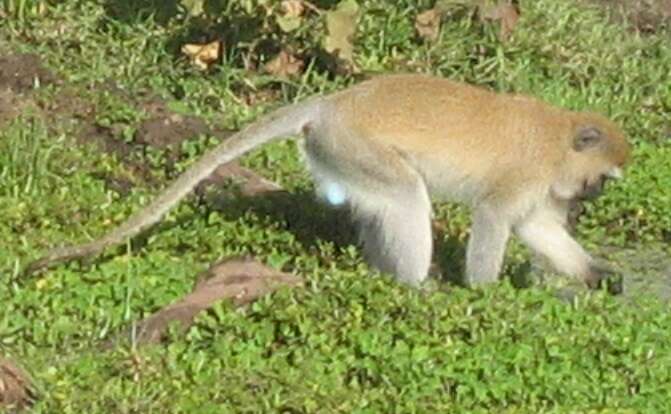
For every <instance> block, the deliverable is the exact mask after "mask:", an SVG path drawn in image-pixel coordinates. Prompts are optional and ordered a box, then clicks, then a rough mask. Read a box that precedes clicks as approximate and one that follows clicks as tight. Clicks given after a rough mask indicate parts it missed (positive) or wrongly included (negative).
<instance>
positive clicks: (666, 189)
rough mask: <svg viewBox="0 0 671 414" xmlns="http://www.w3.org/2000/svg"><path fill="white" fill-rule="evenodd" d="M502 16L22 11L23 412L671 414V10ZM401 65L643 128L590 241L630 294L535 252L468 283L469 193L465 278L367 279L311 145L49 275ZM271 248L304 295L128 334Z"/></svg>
mask: <svg viewBox="0 0 671 414" xmlns="http://www.w3.org/2000/svg"><path fill="white" fill-rule="evenodd" d="M434 3H435V4H434ZM495 3H497V2H488V3H473V2H467V1H463V0H462V1H438V2H434V1H432V0H431V1H429V0H401V1H395V2H388V1H383V0H360V1H358V2H357V1H354V0H344V1H341V2H338V1H327V0H320V1H313V2H311V3H307V2H304V1H269V0H237V1H223V0H221V1H209V0H208V1H199V0H183V1H174V0H173V1H154V0H143V1H126V0H122V1H116V0H115V1H112V0H109V1H106V0H96V1H75V0H71V1H62V2H46V1H38V0H0V19H1V20H0V21H2V24H1V25H0V217H1V218H2V219H1V220H0V357H5V358H11V359H12V360H15V361H18V362H19V364H20V365H21V366H22V367H23V369H25V371H26V372H28V373H29V374H30V378H31V382H32V386H31V391H30V393H25V394H26V395H27V394H30V396H31V397H30V401H24V402H22V403H21V404H29V405H32V407H31V408H30V409H31V410H32V411H31V412H34V413H82V412H86V413H111V412H114V413H117V412H118V413H153V412H156V413H166V412H170V413H227V412H231V413H233V412H250V413H251V412H254V413H258V412H286V413H288V412H291V413H328V412H342V413H413V412H417V413H424V412H474V413H477V412H482V413H488V412H502V413H523V412H524V413H526V412H529V413H537V412H557V413H559V412H571V413H574V412H590V413H591V412H603V413H606V412H631V413H638V412H656V413H663V412H669V411H670V410H671V403H669V398H668V396H669V395H670V394H671V385H670V384H671V369H670V367H671V347H670V346H669V344H670V343H671V316H670V315H669V309H668V298H669V297H671V260H669V253H671V247H670V246H671V161H670V160H671V77H670V76H671V75H670V68H671V42H670V41H669V39H671V29H670V28H669V25H671V13H668V12H669V10H668V9H667V8H665V7H667V5H668V2H667V3H665V2H664V1H659V2H656V3H655V2H631V4H629V7H635V6H634V3H636V4H639V3H645V5H646V7H653V3H655V4H656V5H657V7H659V9H658V11H657V13H656V14H654V13H653V14H652V16H654V17H655V18H654V19H652V20H651V19H647V20H645V24H643V23H641V22H640V20H637V19H631V18H628V17H630V16H632V15H634V14H632V13H633V12H632V11H628V12H626V13H623V12H622V10H621V7H627V4H626V3H627V2H614V4H616V5H617V7H613V8H611V7H608V5H607V4H606V5H605V6H604V3H606V2H597V1H594V2H592V1H578V0H534V1H531V0H528V1H527V0H520V1H519V4H518V6H519V7H518V9H514V8H513V9H512V10H511V8H510V6H508V7H507V8H506V7H504V8H502V9H496V7H497V4H495ZM498 3H501V4H503V3H504V2H498ZM505 4H506V5H507V3H505ZM641 7H643V6H641ZM427 12H430V13H429V14H426V13H427ZM511 13H513V14H511ZM646 13H648V11H647V10H646ZM665 13H668V14H665ZM420 15H422V16H421V17H418V16H420ZM646 16H648V15H647V14H646ZM664 16H669V17H668V18H665V17H664ZM187 45H190V46H191V47H187ZM207 45H211V46H210V49H203V48H204V47H206V46H207ZM401 71H412V72H425V73H434V74H440V75H441V76H444V77H449V78H452V79H458V80H463V81H467V82H470V83H474V84H478V85H483V86H487V87H490V88H492V89H495V90H498V91H506V92H519V93H526V94H530V95H534V96H537V97H540V98H542V99H544V100H547V101H549V102H552V103H554V104H557V105H562V106H565V107H569V108H574V109H587V108H591V109H593V110H596V111H599V112H602V113H604V114H607V115H608V116H610V117H611V118H613V119H614V120H616V121H617V122H618V123H620V124H621V125H622V126H623V128H624V129H625V131H626V132H627V134H628V136H629V137H630V138H631V141H632V143H633V144H634V147H635V150H634V156H633V162H632V164H631V165H630V167H629V169H628V170H627V172H626V176H625V179H624V180H622V181H620V182H617V183H611V184H609V186H608V189H607V191H606V192H605V194H604V195H603V196H602V197H600V198H599V199H597V200H595V201H593V202H590V203H588V204H586V206H585V207H586V208H585V212H584V213H583V215H582V217H581V219H580V222H579V225H578V227H577V229H576V232H577V235H578V238H579V239H580V240H581V242H583V243H585V244H586V245H587V246H589V248H590V249H591V250H592V251H594V252H598V253H599V254H600V255H601V256H603V257H606V258H608V259H609V260H610V261H611V262H612V263H614V265H615V267H616V268H617V269H618V270H619V271H621V272H622V273H623V274H624V275H625V278H626V280H627V282H625V288H626V290H627V291H626V294H625V295H624V296H623V297H612V296H609V295H607V294H604V293H602V292H596V293H588V292H585V291H584V290H583V289H582V288H580V287H576V286H573V285H571V283H570V281H565V280H563V279H562V278H561V277H560V276H559V275H551V274H547V273H545V272H543V271H541V270H539V269H538V268H537V266H536V265H535V261H534V259H533V258H531V257H530V255H529V253H528V252H527V251H526V250H525V249H523V248H522V247H521V245H518V244H517V243H512V244H511V246H510V247H509V249H508V253H507V259H506V261H507V266H506V269H505V281H504V282H502V283H501V284H499V285H497V286H491V287H488V288H486V289H477V290H468V289H464V288H462V287H460V286H459V285H458V284H456V283H453V280H454V279H458V276H459V274H460V272H461V271H462V269H461V266H462V263H463V258H462V255H463V250H464V242H465V241H466V239H467V236H468V235H467V232H466V229H467V228H468V220H469V219H468V211H467V210H466V209H465V208H463V207H458V206H452V205H436V206H435V209H436V217H435V223H436V228H437V229H438V230H439V231H438V232H437V236H436V245H437V251H436V254H435V256H436V259H435V260H436V262H437V264H438V265H439V266H437V269H439V270H436V274H440V275H441V277H435V278H434V279H433V280H432V281H431V282H430V283H428V285H427V286H426V287H424V288H423V289H420V290H417V289H412V288H408V287H406V286H402V285H399V284H397V283H395V282H393V281H392V280H391V279H390V278H389V277H387V276H385V275H382V274H379V273H377V272H375V271H373V270H371V269H370V268H368V267H367V266H366V265H365V264H364V262H363V261H362V258H361V256H360V254H359V251H358V250H357V249H356V247H355V239H354V237H353V236H352V234H351V229H350V228H349V226H348V225H347V224H346V223H347V222H346V217H345V215H344V214H343V213H342V212H335V213H334V212H331V211H329V210H328V209H326V208H325V207H323V206H321V205H320V204H319V203H317V202H316V201H315V200H314V199H313V198H312V196H311V195H310V191H311V190H312V184H311V182H310V180H309V178H308V175H307V173H306V171H305V170H304V168H303V167H302V165H301V163H300V157H299V155H298V151H297V148H296V145H295V144H294V143H293V142H290V141H286V142H281V143H276V144H272V145H269V146H267V147H265V148H263V149H261V150H258V151H255V152H253V153H252V154H250V155H249V156H246V157H245V158H244V159H243V160H242V161H241V164H242V166H241V167H240V168H243V167H244V168H247V170H245V171H253V172H255V173H257V174H259V175H260V176H262V177H264V178H265V179H267V180H272V181H274V182H276V183H278V184H279V185H281V186H282V187H283V188H284V189H285V191H284V192H274V193H272V194H244V191H242V192H241V191H240V189H239V187H240V185H239V184H240V183H239V182H237V181H235V180H233V181H235V182H233V183H231V182H230V180H228V181H226V182H225V183H224V184H222V185H220V186H218V187H217V186H215V187H209V189H207V190H203V191H202V192H199V194H198V195H197V196H194V197H190V198H189V199H188V200H187V201H185V202H183V203H182V204H181V205H180V206H179V207H178V208H177V209H176V210H174V211H173V212H171V213H170V214H169V215H168V217H167V218H166V219H165V220H164V221H163V223H162V224H160V225H159V226H157V227H156V228H154V229H152V230H151V231H149V232H146V233H145V234H144V235H143V236H141V237H138V238H136V239H135V240H133V241H131V242H129V243H128V244H127V245H125V246H124V247H121V248H116V249H110V250H109V251H107V252H106V253H105V254H104V255H101V256H100V257H97V258H95V259H93V260H92V261H88V262H73V263H68V264H64V265H60V266H58V267H57V268H55V269H53V270H49V271H47V272H44V273H41V274H39V275H36V276H33V277H24V276H22V274H21V269H22V266H23V265H25V264H26V263H27V262H28V261H30V260H31V259H35V258H37V257H38V256H39V254H40V253H41V252H44V251H45V250H46V249H47V248H49V247H53V246H56V245H62V244H66V243H68V244H69V243H71V242H81V241H86V240H90V239H91V238H94V237H97V236H99V235H100V234H102V233H103V232H105V231H106V230H108V229H110V228H112V227H114V226H115V225H116V224H118V223H119V222H120V221H122V220H123V219H124V218H126V217H127V216H128V215H129V213H131V212H132V211H135V210H137V209H138V208H140V206H141V205H144V204H145V203H146V202H147V201H148V200H149V199H150V198H151V197H152V196H153V195H154V194H156V193H157V191H158V190H159V189H160V188H162V187H163V186H164V185H165V183H166V182H167V181H168V180H170V179H172V178H174V177H175V176H176V175H177V174H179V172H180V171H183V169H184V168H185V167H186V166H187V165H188V164H189V163H190V162H192V161H193V160H194V159H196V158H197V157H198V156H199V155H200V154H202V153H203V151H205V150H206V149H207V148H209V147H211V146H212V145H214V144H215V143H216V142H217V141H218V140H219V139H221V138H223V137H225V136H226V134H227V130H235V129H237V128H240V127H241V126H243V125H245V123H247V122H250V121H251V120H253V119H255V118H256V117H257V116H259V115H260V114H262V113H264V112H266V111H268V110H269V109H271V108H274V107H277V106H281V105H283V104H286V103H288V102H292V101H296V100H300V99H304V98H305V97H307V96H310V95H313V94H320V93H325V92H329V91H334V90H338V89H340V88H342V87H344V86H346V85H348V84H351V83H353V82H356V81H357V80H358V79H359V78H361V77H365V76H368V75H371V74H375V73H387V72H401ZM243 184H244V183H243ZM245 255H246V256H251V257H255V258H256V259H258V260H259V261H261V262H262V263H265V264H268V265H269V266H271V267H272V268H274V269H278V270H282V271H284V272H289V273H292V274H294V275H297V276H299V277H300V278H301V279H303V283H304V285H303V286H302V287H293V288H285V289H280V290H279V291H277V292H275V293H273V294H271V295H267V296H264V297H262V298H260V299H259V300H257V301H255V302H254V303H252V304H249V305H247V306H244V307H239V308H238V307H234V306H233V304H232V303H231V302H229V301H220V302H218V303H217V304H216V305H214V306H213V307H212V308H210V309H208V310H206V311H203V312H200V313H199V314H198V316H197V317H196V320H195V322H194V324H193V325H192V326H191V327H190V328H189V329H188V330H187V331H185V332H184V331H182V330H178V329H171V330H170V332H169V333H168V334H167V337H165V338H164V340H163V341H162V342H160V343H157V344H153V345H145V346H141V344H140V343H139V342H138V341H136V340H134V339H133V338H134V337H133V336H132V335H131V337H130V340H123V341H110V339H111V338H114V337H115V335H117V334H118V333H119V332H122V331H125V330H127V329H129V327H130V328H131V329H130V330H131V331H132V327H133V326H134V324H136V323H137V322H138V321H140V320H142V319H143V318H145V317H147V316H148V315H150V314H152V313H154V312H156V311H158V310H160V309H161V308H163V307H165V306H166V305H169V304H170V303H173V302H175V301H177V300H179V299H180V298H181V297H183V296H184V295H186V294H187V293H189V292H190V291H191V290H192V287H193V285H194V283H195V282H196V279H197V277H198V275H199V274H200V273H201V272H202V271H204V270H205V269H207V268H208V267H209V266H210V265H211V264H212V263H214V262H217V261H218V260H221V259H222V258H225V257H229V256H245ZM539 279H542V281H540V280H539ZM569 290H570V292H571V293H570V294H566V292H567V291H569ZM567 297H569V299H567ZM2 373H3V371H0V385H2V384H3V377H2ZM7 383H8V382H6V381H5V382H4V384H7ZM15 383H19V381H15ZM5 389H6V387H5ZM22 398H23V397H22ZM25 398H28V397H25ZM7 401H9V400H8V399H5V402H7ZM2 403H3V387H2V386H0V411H1V410H2V409H3V408H2ZM19 405H20V404H19ZM8 407H9V406H8V405H5V408H6V409H10V408H8Z"/></svg>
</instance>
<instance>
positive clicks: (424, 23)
mask: <svg viewBox="0 0 671 414" xmlns="http://www.w3.org/2000/svg"><path fill="white" fill-rule="evenodd" d="M442 15H443V13H442V11H441V10H439V9H438V8H435V7H434V8H433V9H429V10H426V11H423V12H422V13H420V14H418V15H417V17H416V18H415V29H416V30H417V34H419V36H420V37H421V38H422V39H424V40H428V41H434V40H436V39H438V35H439V34H440V20H441V17H442Z"/></svg>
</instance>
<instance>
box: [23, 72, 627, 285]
mask: <svg viewBox="0 0 671 414" xmlns="http://www.w3.org/2000/svg"><path fill="white" fill-rule="evenodd" d="M301 133H302V134H303V135H304V137H305V142H304V149H305V153H306V155H307V163H308V166H309V169H310V170H311V172H312V174H313V176H314V178H315V180H316V184H317V190H318V193H320V194H321V195H322V196H323V197H324V198H325V199H326V200H327V201H328V202H330V203H331V204H346V205H348V206H349V207H350V208H351V210H352V212H353V217H354V219H355V221H356V222H357V223H358V228H359V231H360V239H361V241H362V242H363V250H364V256H365V257H366V259H367V261H368V262H369V263H370V264H371V265H373V266H375V267H377V268H378V269H380V270H382V271H384V272H389V273H392V274H393V275H394V276H395V277H396V279H398V280H400V281H402V282H406V283H409V284H411V285H418V284H419V283H420V282H422V281H423V280H424V279H425V278H426V277H427V273H428V270H429V265H430V262H431V254H432V236H431V225H430V220H431V214H432V211H431V201H430V198H429V195H430V194H431V196H433V197H434V199H436V200H438V201H457V202H463V203H467V204H468V205H470V206H471V207H472V212H473V220H472V221H473V225H472V228H471V234H470V239H469V241H468V246H467V252H466V275H465V281H466V284H467V285H469V286H474V285H481V284H486V283H490V282H494V281H496V280H497V278H498V277H499V272H500V270H501V266H502V262H503V257H504V252H505V247H506V243H507V241H508V238H509V237H510V234H511V232H514V233H516V234H517V235H518V236H519V237H520V238H521V240H522V241H523V242H524V243H525V244H526V245H528V246H529V247H530V248H531V249H532V250H533V251H534V252H536V253H537V254H540V255H541V256H544V257H545V258H547V259H549V261H550V262H551V263H552V264H553V265H554V267H555V268H556V270H558V271H559V272H562V273H567V274H571V275H574V276H576V277H578V278H580V279H581V280H582V281H584V282H585V283H586V284H587V285H588V286H589V287H592V288H595V287H598V286H599V285H600V283H601V281H602V279H604V278H605V277H606V276H607V274H608V272H606V271H604V269H603V268H601V267H599V266H597V265H596V264H595V261H594V260H593V259H592V258H591V257H590V256H589V255H588V253H587V252H585V250H583V249H582V247H581V246H580V245H579V244H578V243H577V242H576V241H575V240H574V239H573V238H572V237H571V236H570V235H569V233H568V232H567V230H566V221H567V216H568V208H569V205H570V204H571V203H572V202H573V201H574V200H576V199H579V198H583V197H586V196H589V195H594V194H596V193H598V192H599V191H601V189H602V187H603V184H604V181H605V180H606V178H618V177H620V176H621V175H622V167H623V165H624V164H625V162H626V161H627V159H628V158H629V153H630V147H629V145H628V143H627V141H626V140H625V138H624V135H623V133H622V132H621V131H620V129H619V128H618V127H617V126H616V125H615V124H613V123H612V122H611V121H609V120H607V119H606V118H604V117H602V116H599V115H596V114H591V113H583V112H572V111H569V110H565V109H560V108H557V107H554V106H550V105H548V104H545V103H543V102H540V101H538V100H536V99H533V98H529V97H524V96H520V95H502V94H496V93H494V92H490V91H488V90H485V89H482V88H479V87H475V86H470V85H466V84H462V83H457V82H453V81H450V80H446V79H441V78H436V77H430V76H425V75H391V76H381V77H377V78H374V79H372V80H368V81H365V82H362V83H360V84H358V85H356V86H353V87H350V88H349V89H346V90H343V91H340V92H337V93H334V94H331V95H328V96H324V97H317V98H313V99H311V100H308V101H306V102H302V103H298V104H294V105H290V106H287V107H284V108H281V109H278V110H276V111H274V112H271V113H270V114H269V115H266V116H264V117H262V118H261V119H260V120H258V121H256V122H254V123H252V124H251V125H249V126H247V127H246V128H244V129H243V130H241V131H240V132H238V133H237V134H235V135H233V136H232V137H231V138H229V139H227V140H226V141H224V142H222V143H221V144H219V146H217V147H216V148H214V149H213V150H211V151H210V152H208V153H207V154H205V155H204V156H203V157H202V158H201V159H200V160H198V161H197V162H196V163H195V164H194V165H193V166H192V167H190V168H189V169H188V170H187V171H186V172H185V173H184V174H182V176H180V177H179V178H178V179H177V180H176V181H175V182H174V183H172V184H171V185H170V186H169V187H168V188H167V189H166V190H165V191H163V193H161V194H160V195H159V196H158V197H157V198H156V199H155V200H154V201H153V202H151V203H150V204H149V205H148V206H147V207H145V208H144V209H143V210H142V211H140V212H138V213H136V214H134V215H132V216H131V217H130V218H129V219H128V220H127V221H126V222H125V223H123V224H121V225H120V226H119V227H117V228H116V229H114V230H112V231H111V232H110V233H108V234H106V235H105V236H103V237H102V238H100V239H99V240H96V241H93V242H89V243H85V244H82V245H78V246H72V247H65V248H57V249H54V250H52V251H50V252H48V253H47V254H46V255H45V256H44V257H43V258H41V259H40V260H38V261H36V262H34V263H33V264H32V265H31V266H30V267H29V270H30V271H33V270H37V269H40V268H44V267H47V266H50V265H52V264H54V263H57V262H61V261H64V260H69V259H73V258H78V257H83V256H88V255H91V254H95V253H99V252H100V251H102V250H103V249H104V248H106V247H107V246H111V245H115V244H118V243H121V242H123V241H124V240H126V239H128V238H130V237H132V236H134V235H136V234H138V233H139V232H140V231H142V230H144V229H146V228H147V227H149V226H151V225H152V224H154V223H156V222H157V221H159V220H160V219H161V217H163V215H164V214H166V212H167V211H168V210H170V209H171V208H172V207H173V206H174V205H175V204H177V202H178V201H179V200H181V199H182V198H183V197H184V196H186V195H187V194H188V193H189V192H190V191H191V190H192V189H193V188H194V187H195V186H196V185H197V184H198V183H199V182H200V181H201V180H203V179H205V178H206V177H208V176H209V175H210V174H211V173H212V172H213V171H214V170H215V169H216V168H217V167H218V166H220V165H222V164H225V163H227V162H229V161H231V160H234V159H235V158H237V157H240V156H241V155H243V154H245V153H246V152H248V151H250V150H251V149H253V148H256V147H258V146H260V145H262V144H264V143H266V142H269V141H271V140H273V139H276V138H281V137H286V136H290V135H296V134H301Z"/></svg>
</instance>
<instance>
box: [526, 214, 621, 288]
mask: <svg viewBox="0 0 671 414" xmlns="http://www.w3.org/2000/svg"><path fill="white" fill-rule="evenodd" d="M515 230H516V233H517V234H518V236H519V237H520V238H521V239H522V241H523V242H524V243H525V244H526V245H527V246H529V248H531V249H532V250H534V251H535V252H537V253H538V254H540V255H542V256H544V257H546V258H547V259H549V261H550V262H551V263H552V265H553V266H554V267H555V269H556V270H557V271H559V272H561V273H566V274H569V275H573V276H576V277H578V278H580V279H581V280H582V281H583V282H585V284H586V285H587V286H588V287H589V288H591V289H598V288H600V287H601V286H602V284H603V283H605V282H607V283H608V290H609V291H610V292H611V293H614V294H617V293H621V292H622V281H621V280H617V278H616V277H614V276H615V272H613V271H612V270H611V269H609V268H608V267H606V266H604V265H599V264H597V263H596V262H595V261H594V259H592V257H591V256H590V255H589V254H588V253H587V252H586V251H585V250H584V249H583V248H582V246H580V244H578V242H577V241H575V240H574V239H573V238H572V237H571V235H570V234H569V233H568V231H567V230H566V228H565V227H564V225H563V223H561V222H559V221H558V220H557V216H556V215H554V214H550V213H549V212H546V213H543V212H535V213H533V214H532V215H531V216H529V217H528V218H527V219H526V220H524V221H523V222H521V223H520V224H519V225H518V226H516V228H515Z"/></svg>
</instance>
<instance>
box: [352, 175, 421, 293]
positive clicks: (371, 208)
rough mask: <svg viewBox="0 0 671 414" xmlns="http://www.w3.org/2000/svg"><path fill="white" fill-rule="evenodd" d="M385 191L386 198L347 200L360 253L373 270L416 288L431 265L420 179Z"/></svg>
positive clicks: (355, 198) (354, 198)
mask: <svg viewBox="0 0 671 414" xmlns="http://www.w3.org/2000/svg"><path fill="white" fill-rule="evenodd" d="M389 192H390V194H389V195H388V196H389V198H388V199H387V197H379V198H378V197H375V200H374V201H373V200H371V199H368V200H357V197H356V196H355V197H353V199H352V200H351V202H352V203H353V207H354V209H353V211H354V217H355V220H356V221H357V223H358V225H359V239H360V241H361V242H362V244H363V254H364V257H365V259H366V261H367V262H368V263H369V264H370V265H372V266H373V267H376V268H377V269H379V270H380V271H382V272H388V273H391V274H393V275H394V276H395V277H396V279H397V280H399V281H401V282H404V283H407V284H410V285H412V286H417V285H419V284H420V283H421V282H423V281H424V280H425V279H426V277H427V275H428V272H429V266H430V265H431V254H432V243H433V240H432V237H431V202H430V200H429V196H428V193H427V190H426V187H425V185H424V183H423V182H422V181H421V179H420V178H417V182H416V184H415V185H414V186H413V187H411V188H407V186H406V188H397V189H389ZM394 193H396V194H394ZM368 196H369V197H371V196H373V195H372V194H369V195H368Z"/></svg>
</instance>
